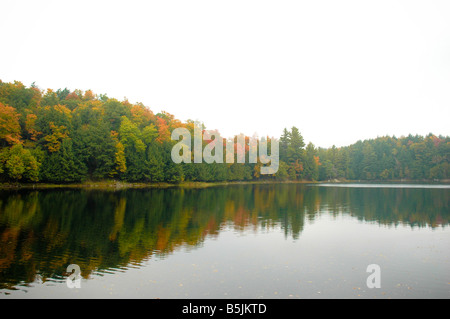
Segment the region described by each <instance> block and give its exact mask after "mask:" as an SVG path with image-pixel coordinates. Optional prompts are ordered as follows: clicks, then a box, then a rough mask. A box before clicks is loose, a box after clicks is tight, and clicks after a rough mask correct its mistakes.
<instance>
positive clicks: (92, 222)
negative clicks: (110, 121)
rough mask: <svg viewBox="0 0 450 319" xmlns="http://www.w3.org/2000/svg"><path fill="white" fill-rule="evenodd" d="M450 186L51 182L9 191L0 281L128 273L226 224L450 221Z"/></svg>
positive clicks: (10, 285) (2, 210)
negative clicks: (108, 187)
mask: <svg viewBox="0 0 450 319" xmlns="http://www.w3.org/2000/svg"><path fill="white" fill-rule="evenodd" d="M448 195H449V190H448V189H439V188H434V189H433V188H344V187H317V186H308V185H301V184H277V185H239V186H228V187H213V188H206V189H149V190H142V189H140V190H121V191H93V190H51V191H2V192H1V193H0V289H5V288H6V289H15V288H16V287H17V286H18V285H27V284H29V283H32V282H36V281H40V282H41V281H43V282H45V281H51V280H56V281H62V280H64V279H65V277H64V273H65V270H66V267H67V265H69V264H72V263H75V264H78V265H79V266H80V268H81V270H82V276H83V277H84V278H89V277H90V276H92V274H94V273H95V274H101V273H108V272H117V271H125V270H126V269H128V268H130V267H133V265H134V266H136V267H138V266H139V265H140V264H141V263H142V262H143V261H146V260H148V259H150V258H153V256H155V255H156V256H158V257H159V258H164V256H166V255H167V254H170V253H171V252H173V251H174V250H175V249H177V247H180V246H184V247H196V246H198V245H200V244H201V243H202V242H203V241H204V240H205V238H206V237H207V236H212V237H214V236H217V235H218V234H219V233H220V231H221V229H222V228H223V227H224V225H227V226H229V225H232V227H234V229H235V231H237V232H248V231H250V232H259V231H267V230H272V229H280V228H281V229H282V230H283V231H284V234H285V236H286V237H287V238H293V239H294V240H297V239H299V237H300V236H301V233H302V231H303V228H304V226H305V221H307V220H308V221H314V219H315V218H316V217H317V216H319V215H320V214H332V215H340V214H346V215H350V216H354V217H355V218H357V219H359V220H362V221H370V222H377V223H380V224H383V225H397V224H399V223H401V224H406V225H410V226H411V227H438V226H443V227H445V226H447V225H448V223H449V214H450V213H449V196H448Z"/></svg>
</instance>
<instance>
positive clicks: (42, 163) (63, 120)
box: [0, 80, 450, 184]
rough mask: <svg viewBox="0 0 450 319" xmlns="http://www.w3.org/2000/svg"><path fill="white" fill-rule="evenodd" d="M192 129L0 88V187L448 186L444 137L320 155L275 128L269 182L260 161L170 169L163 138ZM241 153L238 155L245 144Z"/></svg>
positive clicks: (84, 98)
mask: <svg viewBox="0 0 450 319" xmlns="http://www.w3.org/2000/svg"><path fill="white" fill-rule="evenodd" d="M195 125H199V124H198V123H197V122H196V121H193V120H187V121H186V122H182V121H180V120H178V119H177V118H176V117H175V116H174V115H172V114H170V113H168V112H165V111H161V112H159V113H156V114H155V113H154V112H152V110H151V109H150V108H149V107H147V106H145V105H144V104H142V103H130V102H129V101H128V100H127V99H124V100H123V101H119V100H118V99H115V98H110V97H108V96H107V95H105V94H99V95H97V94H94V92H92V91H91V90H86V91H82V90H78V89H76V90H73V91H71V90H69V89H67V88H65V89H58V90H56V91H55V90H52V89H46V90H43V89H40V88H39V87H37V86H36V85H35V84H34V83H33V84H31V85H30V86H29V87H26V86H25V85H24V84H23V83H21V82H19V81H14V82H13V83H7V82H2V81H1V80H0V181H1V182H2V183H36V182H42V183H57V184H64V183H79V182H89V181H105V180H114V181H125V182H143V183H161V182H165V183H180V182H183V181H192V182H195V181H199V182H227V181H259V180H261V181H327V180H365V181H380V180H385V181H392V180H430V181H436V180H448V179H449V157H450V138H449V137H448V136H441V135H439V136H436V135H434V134H432V133H429V134H428V135H427V136H420V135H408V136H401V137H395V136H382V137H376V138H373V139H369V140H364V141H361V140H359V141H356V142H355V143H354V144H352V145H349V146H345V147H335V146H333V147H331V148H321V147H316V146H315V145H314V144H313V143H311V142H310V143H308V144H307V145H306V143H305V142H304V139H303V136H302V134H301V132H300V130H299V129H298V128H297V127H292V128H285V129H284V130H283V132H280V133H281V136H280V137H275V138H277V139H279V169H278V171H277V172H276V173H275V174H271V175H264V174H261V166H262V165H263V164H262V163H261V162H257V163H249V161H246V162H245V163H237V162H236V161H235V162H234V163H212V164H208V163H205V162H203V163H181V164H176V163H174V162H173V161H172V159H171V150H172V147H173V146H174V145H175V144H176V143H177V141H174V140H172V139H171V132H172V131H173V130H174V129H175V128H179V127H184V128H187V129H188V130H189V131H190V132H191V134H192V135H193V133H194V128H195ZM201 125H202V129H206V126H205V124H204V123H201ZM235 138H237V137H235ZM272 138H274V137H272ZM248 139H249V137H246V138H245V140H246V141H248ZM269 142H270V140H269ZM204 143H205V145H206V144H207V143H208V141H204ZM269 149H270V148H269ZM242 151H243V152H245V153H246V156H248V154H247V153H248V147H247V145H246V146H245V149H244V150H242Z"/></svg>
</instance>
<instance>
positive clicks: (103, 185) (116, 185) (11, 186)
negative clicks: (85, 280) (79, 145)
mask: <svg viewBox="0 0 450 319" xmlns="http://www.w3.org/2000/svg"><path fill="white" fill-rule="evenodd" d="M324 183H326V184H330V183H331V184H339V183H368V184H371V183H386V184H391V183H399V184H406V183H414V184H417V183H426V184H450V180H439V181H432V180H383V181H381V180H325V181H306V180H301V181H228V182H195V181H194V182H180V183H166V182H164V183H142V182H137V183H130V182H122V181H86V182H80V183H68V184H53V183H0V190H19V189H35V190H44V189H68V188H72V189H99V190H101V189H104V190H107V189H109V190H119V189H139V188H141V189H144V188H206V187H214V186H232V185H251V184H257V185H261V184H324Z"/></svg>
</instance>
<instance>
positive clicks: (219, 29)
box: [0, 0, 450, 147]
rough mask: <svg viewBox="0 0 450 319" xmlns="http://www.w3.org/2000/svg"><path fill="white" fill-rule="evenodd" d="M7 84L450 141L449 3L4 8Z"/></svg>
mask: <svg viewBox="0 0 450 319" xmlns="http://www.w3.org/2000/svg"><path fill="white" fill-rule="evenodd" d="M0 17H1V18H0V34H1V40H0V79H1V80H2V81H4V82H11V81H14V80H18V81H21V82H22V83H24V84H25V85H27V86H29V85H31V83H32V82H34V81H35V82H36V84H37V86H38V87H40V88H41V89H47V88H52V89H54V90H56V89H58V88H65V87H67V88H69V89H71V90H73V89H81V90H83V91H84V90H87V89H92V90H93V91H94V93H97V94H100V93H106V94H107V95H108V96H110V97H115V98H118V99H119V100H123V99H124V97H127V98H128V99H129V101H130V102H132V103H134V102H142V103H144V104H145V105H147V106H149V107H150V108H151V109H152V110H153V111H154V112H155V113H157V112H159V111H161V110H165V111H167V112H169V113H171V114H174V115H175V116H176V117H177V118H179V119H181V120H182V121H185V120H187V119H189V118H190V119H194V120H196V119H197V120H201V121H204V122H205V124H206V126H207V128H209V129H218V130H219V131H220V132H221V133H222V135H224V136H230V135H234V134H239V133H245V134H249V135H252V134H253V133H255V132H256V133H258V134H259V135H260V136H261V135H270V136H276V137H279V136H280V135H281V133H282V130H283V128H284V127H292V126H297V127H298V128H299V129H300V132H301V133H302V134H303V136H304V138H305V141H307V142H309V141H312V142H313V143H314V144H315V145H316V146H321V147H329V146H331V145H333V144H335V145H336V146H341V145H349V144H351V143H354V142H356V141H357V140H358V139H366V138H375V137H377V136H383V135H396V136H401V135H407V134H409V133H412V134H422V135H426V134H428V133H429V132H432V133H435V134H442V135H450V129H449V127H450V125H449V118H450V1H446V0H445V1H432V0H423V1H412V0H407V1H395V0H389V1H382V0H381V1H380V0H377V1H363V0H356V1H339V0H333V1H298V0H297V1H282V0H277V1H264V0H257V1H248V0H238V1H234V0H227V1H214V0H205V1H197V0H189V1H186V0H182V1H170V0H169V1H167V0H165V1H130V0H128V1H79V0H77V1H36V0H34V1H17V0H14V1H5V0H0Z"/></svg>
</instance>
